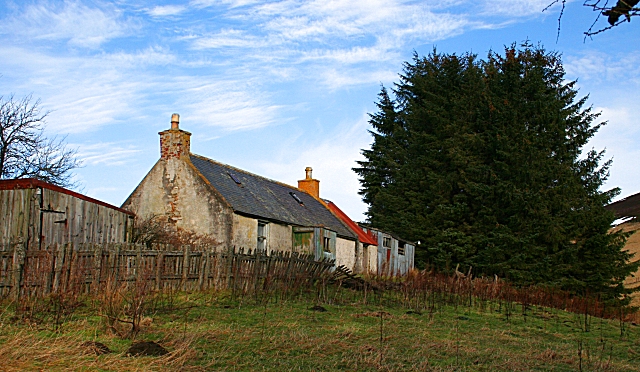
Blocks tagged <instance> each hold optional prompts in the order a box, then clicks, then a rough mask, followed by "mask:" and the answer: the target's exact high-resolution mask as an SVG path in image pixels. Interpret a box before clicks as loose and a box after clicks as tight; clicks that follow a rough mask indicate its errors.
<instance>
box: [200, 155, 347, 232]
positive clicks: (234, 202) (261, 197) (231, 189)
mask: <svg viewBox="0 0 640 372" xmlns="http://www.w3.org/2000/svg"><path fill="white" fill-rule="evenodd" d="M191 162H192V163H193V165H194V166H195V167H196V169H198V171H199V172H200V173H202V175H203V176H204V177H205V178H206V179H207V181H209V183H211V185H212V186H213V187H214V188H215V189H216V190H217V191H218V192H219V193H220V194H221V195H222V197H223V198H224V199H225V200H226V201H227V202H228V203H229V204H230V205H231V208H233V210H234V211H235V212H238V213H241V214H246V215H250V216H254V217H257V218H264V219H268V220H274V221H280V222H284V223H287V224H292V225H298V226H323V227H326V228H327V229H329V230H332V231H335V232H336V233H337V234H338V235H339V236H342V237H345V238H350V239H356V235H355V234H354V233H353V232H352V231H351V230H350V229H349V228H348V227H346V226H345V224H344V223H343V222H342V221H341V220H340V219H339V218H338V217H336V216H335V215H334V214H333V213H331V211H330V210H329V209H328V208H327V207H326V206H325V205H324V204H323V203H322V202H321V201H319V200H318V199H316V198H314V197H313V196H311V195H309V194H307V193H306V192H304V191H302V190H300V189H298V188H296V187H293V186H289V185H286V184H284V183H280V182H277V181H274V180H270V179H268V178H264V177H261V176H258V175H255V174H253V173H249V172H247V171H244V170H242V169H238V168H235V167H232V166H230V165H227V164H222V163H219V162H217V161H214V160H211V159H209V158H206V157H203V156H199V155H194V154H191ZM238 181H239V183H238ZM292 194H294V195H295V197H294V195H292ZM296 198H298V200H300V201H301V202H302V203H300V202H298V200H296Z"/></svg>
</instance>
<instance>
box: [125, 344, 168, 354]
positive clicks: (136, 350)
mask: <svg viewBox="0 0 640 372" xmlns="http://www.w3.org/2000/svg"><path fill="white" fill-rule="evenodd" d="M168 353H169V352H168V351H167V349H165V348H163V347H162V346H160V345H158V344H156V343H155V342H153V341H140V342H136V343H134V344H132V345H131V347H129V349H127V352H126V353H125V354H126V355H127V356H161V355H165V354H168Z"/></svg>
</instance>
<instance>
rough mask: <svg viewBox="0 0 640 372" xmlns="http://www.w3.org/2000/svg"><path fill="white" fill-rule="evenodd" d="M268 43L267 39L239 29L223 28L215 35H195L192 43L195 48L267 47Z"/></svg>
mask: <svg viewBox="0 0 640 372" xmlns="http://www.w3.org/2000/svg"><path fill="white" fill-rule="evenodd" d="M267 45H268V44H267V43H266V41H264V40H261V39H259V38H258V37H256V36H253V35H248V34H247V33H245V32H243V31H239V30H222V31H220V32H218V33H216V34H213V35H207V36H203V37H195V38H194V41H193V44H192V46H193V48H194V49H214V48H224V47H236V48H238V47H241V48H258V47H265V46H267Z"/></svg>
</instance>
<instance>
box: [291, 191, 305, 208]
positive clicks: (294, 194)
mask: <svg viewBox="0 0 640 372" xmlns="http://www.w3.org/2000/svg"><path fill="white" fill-rule="evenodd" d="M289 195H291V197H292V198H293V199H295V201H297V202H298V204H300V205H304V203H303V202H302V199H300V197H298V195H296V193H295V192H293V191H290V192H289Z"/></svg>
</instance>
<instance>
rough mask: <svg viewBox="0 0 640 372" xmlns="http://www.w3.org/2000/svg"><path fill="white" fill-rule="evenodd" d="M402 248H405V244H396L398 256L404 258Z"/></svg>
mask: <svg viewBox="0 0 640 372" xmlns="http://www.w3.org/2000/svg"><path fill="white" fill-rule="evenodd" d="M404 248H405V243H404V242H398V254H399V255H401V256H404Z"/></svg>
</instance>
